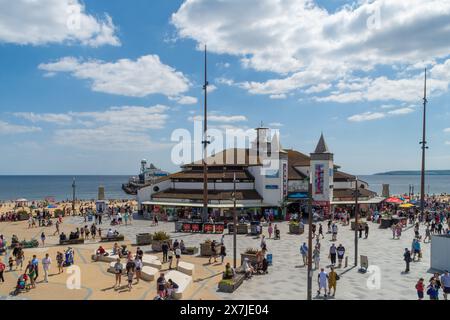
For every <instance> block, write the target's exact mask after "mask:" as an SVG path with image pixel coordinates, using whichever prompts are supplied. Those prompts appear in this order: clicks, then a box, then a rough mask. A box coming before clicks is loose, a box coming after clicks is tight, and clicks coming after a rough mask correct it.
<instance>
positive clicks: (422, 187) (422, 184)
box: [420, 69, 428, 215]
mask: <svg viewBox="0 0 450 320" xmlns="http://www.w3.org/2000/svg"><path fill="white" fill-rule="evenodd" d="M427 102H428V101H427V69H425V85H424V94H423V119H422V120H423V124H422V141H421V142H420V144H421V145H422V170H421V173H420V212H421V214H422V215H423V214H424V211H425V150H426V149H428V147H427V141H426V124H427V122H426V117H427Z"/></svg>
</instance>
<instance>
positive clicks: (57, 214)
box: [53, 209, 64, 218]
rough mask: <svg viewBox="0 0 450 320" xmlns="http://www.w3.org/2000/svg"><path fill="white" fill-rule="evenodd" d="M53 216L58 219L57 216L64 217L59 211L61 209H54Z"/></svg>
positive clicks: (62, 212)
mask: <svg viewBox="0 0 450 320" xmlns="http://www.w3.org/2000/svg"><path fill="white" fill-rule="evenodd" d="M53 216H54V217H55V218H58V217H59V216H61V217H64V211H63V210H61V209H56V210H55V211H54V212H53Z"/></svg>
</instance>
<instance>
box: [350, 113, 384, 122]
mask: <svg viewBox="0 0 450 320" xmlns="http://www.w3.org/2000/svg"><path fill="white" fill-rule="evenodd" d="M385 116H386V115H385V114H384V113H381V112H365V113H361V114H355V115H353V116H351V117H349V118H348V120H349V121H352V122H363V121H371V120H377V119H382V118H384V117H385Z"/></svg>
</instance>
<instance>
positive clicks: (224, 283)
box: [219, 273, 245, 293]
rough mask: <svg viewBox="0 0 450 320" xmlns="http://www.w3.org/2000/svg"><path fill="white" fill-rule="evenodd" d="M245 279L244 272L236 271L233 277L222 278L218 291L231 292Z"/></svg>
mask: <svg viewBox="0 0 450 320" xmlns="http://www.w3.org/2000/svg"><path fill="white" fill-rule="evenodd" d="M244 280H245V274H242V273H237V274H236V275H235V276H234V277H233V279H223V280H221V281H220V282H219V291H221V292H227V293H233V292H234V291H236V289H237V288H239V287H240V285H241V284H242V283H243V282H244Z"/></svg>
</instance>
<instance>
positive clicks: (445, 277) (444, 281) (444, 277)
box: [441, 270, 450, 300]
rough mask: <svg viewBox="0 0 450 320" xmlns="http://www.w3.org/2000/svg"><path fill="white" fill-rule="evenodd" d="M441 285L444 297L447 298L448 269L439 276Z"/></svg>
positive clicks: (448, 289) (448, 287)
mask: <svg viewBox="0 0 450 320" xmlns="http://www.w3.org/2000/svg"><path fill="white" fill-rule="evenodd" d="M441 286H442V290H443V291H444V299H445V300H447V295H448V294H449V293H450V274H449V273H448V270H445V273H444V274H443V275H442V276H441Z"/></svg>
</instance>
